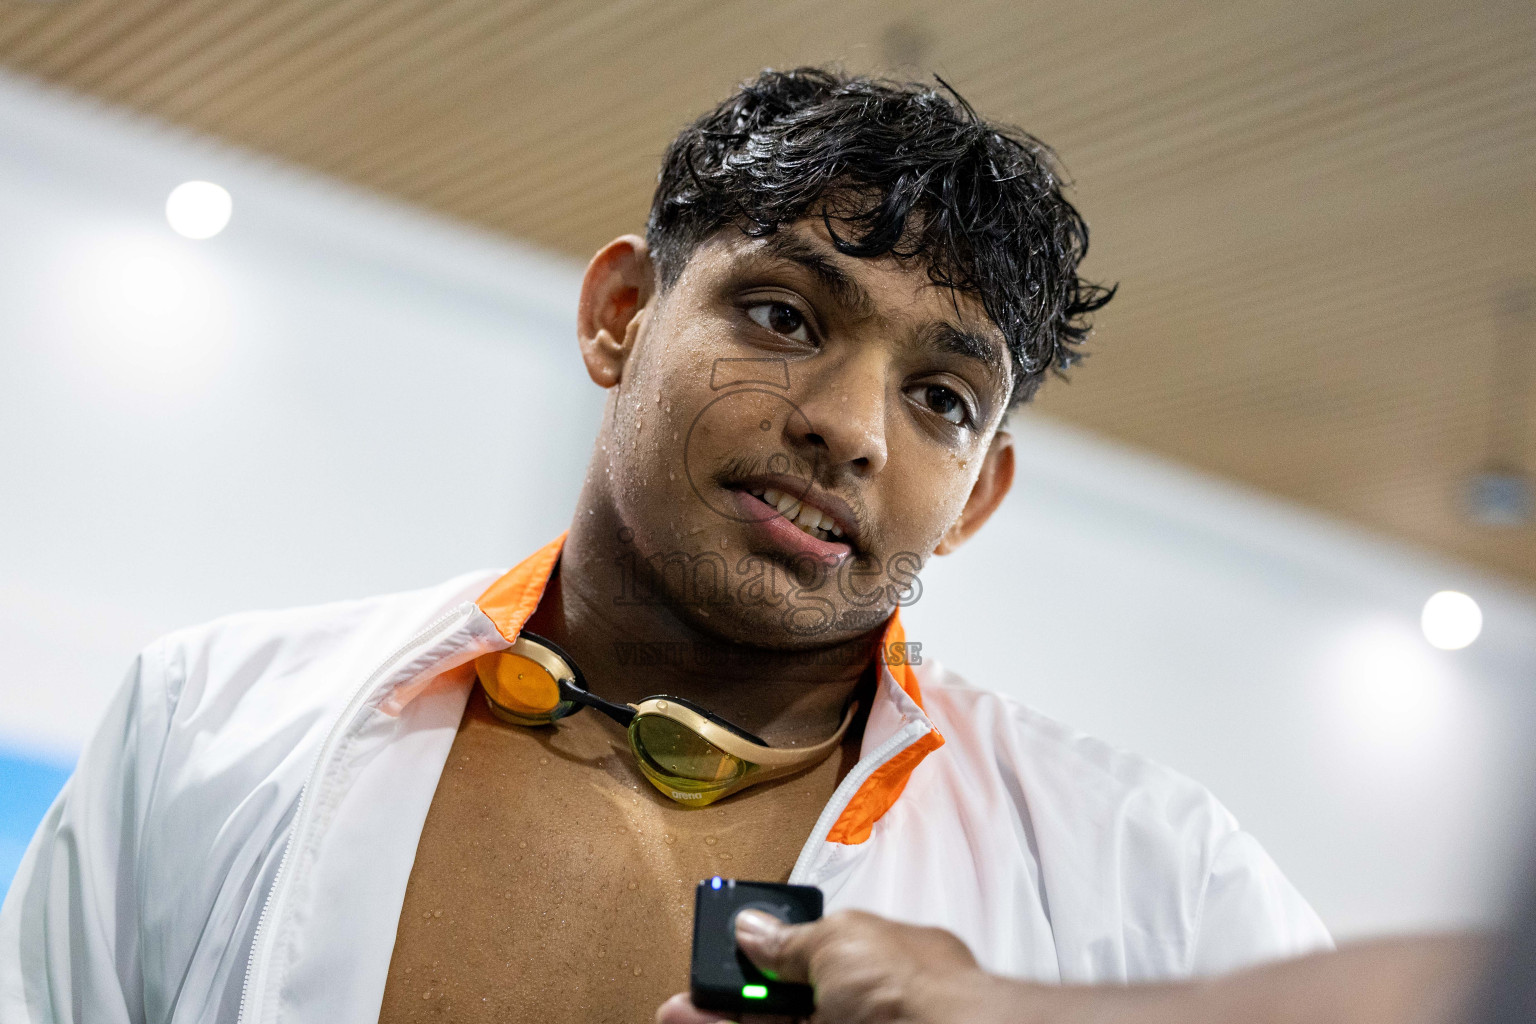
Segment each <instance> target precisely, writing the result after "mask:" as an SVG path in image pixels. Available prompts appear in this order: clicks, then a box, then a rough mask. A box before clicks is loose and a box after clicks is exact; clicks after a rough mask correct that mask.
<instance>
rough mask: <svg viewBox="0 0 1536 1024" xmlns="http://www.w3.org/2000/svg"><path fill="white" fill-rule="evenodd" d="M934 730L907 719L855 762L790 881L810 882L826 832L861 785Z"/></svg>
mask: <svg viewBox="0 0 1536 1024" xmlns="http://www.w3.org/2000/svg"><path fill="white" fill-rule="evenodd" d="M932 731H933V727H932V726H931V725H929V724H928V723H926V722H908V723H907V724H906V725H904V726H902V727H901V728H900V729H898V730H897V731H896V732H895V733H893V734H892V735H891V736H889V737H887V738H886V741H885V742H884V743H882V744H880V745H879V746H878V747H876V748H875V749H874V751H873V752H871V753H870V755H869V756H868V757H866V758H864V759H863V760H862V761H860V762H859V763H858V764H856V765H854V766H853V769H852V770H851V771H849V772H848V774H847V775H845V776H843V781H842V782H841V783H839V784H838V787H837V789H836V790H835V791H834V792H833V793H832V799H831V800H828V801H827V806H825V807H823V808H822V809H821V815H820V817H818V818H817V819H816V827H815V828H813V829H811V835H810V838H808V839H806V841H805V846H803V847H802V848H801V849H800V856H799V858H798V859H797V860H796V861H795V867H794V870H792V871H791V872H790V873H789V881H790V884H792V885H809V884H811V883H810V882H809V881H808V879H809V878H810V877H811V867H812V864H813V863H814V862H815V861H816V859H817V858H818V857H819V856H820V854H821V853H822V847H823V846H825V845H826V842H827V834H828V833H829V832H831V831H832V826H833V825H835V824H837V819H838V818H840V817H842V814H843V811H844V810H845V809H846V808H847V807H848V801H850V800H852V799H853V796H854V794H855V793H857V792H858V791H859V789H860V787H862V786H863V785H864V783H865V782H867V781H869V777H870V776H871V775H873V774H874V773H875V772H877V771H878V770H880V768H882V767H883V766H884V765H885V764H886V762H888V761H889V760H890V759H891V758H893V757H895V756H896V755H897V754H899V753H901V752H902V751H903V750H906V749H907V748H908V747H910V746H911V745H912V744H914V743H916V742H917V741H918V740H920V739H922V738H923V737H924V736H926V735H928V733H930V732H932Z"/></svg>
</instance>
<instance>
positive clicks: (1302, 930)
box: [1190, 829, 1333, 977]
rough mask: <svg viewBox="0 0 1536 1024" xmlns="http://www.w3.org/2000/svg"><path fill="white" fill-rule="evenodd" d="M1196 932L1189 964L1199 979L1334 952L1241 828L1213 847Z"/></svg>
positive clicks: (1316, 920)
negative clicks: (1303, 956)
mask: <svg viewBox="0 0 1536 1024" xmlns="http://www.w3.org/2000/svg"><path fill="white" fill-rule="evenodd" d="M1197 929H1198V930H1197V932H1196V934H1195V944H1194V956H1193V959H1192V962H1191V964H1190V973H1191V974H1193V975H1195V976H1197V977H1208V976H1210V975H1215V974H1224V973H1226V972H1228V971H1234V970H1238V969H1240V968H1243V967H1248V966H1251V965H1254V964H1258V963H1262V962H1264V961H1266V960H1280V959H1284V958H1286V957H1293V956H1301V955H1303V954H1305V953H1312V952H1317V951H1319V950H1327V949H1332V948H1333V939H1332V938H1331V937H1330V936H1329V934H1328V929H1327V927H1325V926H1324V924H1323V922H1322V919H1321V918H1320V917H1318V916H1317V912H1316V911H1314V910H1313V909H1312V907H1311V905H1309V904H1308V903H1307V901H1306V900H1305V899H1303V898H1302V896H1301V894H1300V893H1299V892H1297V891H1296V887H1295V886H1293V885H1291V883H1290V880H1289V879H1287V878H1286V877H1285V875H1283V874H1281V872H1280V868H1279V867H1278V866H1276V864H1275V862H1274V861H1273V860H1271V859H1270V856H1269V854H1268V853H1266V852H1265V851H1264V848H1263V847H1262V846H1260V845H1259V843H1258V840H1256V839H1254V838H1253V836H1251V835H1249V834H1248V833H1247V832H1244V831H1242V830H1240V829H1239V830H1235V831H1231V832H1228V833H1226V834H1225V835H1223V836H1222V837H1221V838H1220V839H1218V840H1217V842H1216V847H1215V850H1214V853H1213V855H1212V857H1211V861H1210V870H1209V872H1208V873H1207V875H1206V878H1205V889H1204V893H1203V896H1202V898H1201V902H1200V917H1199V922H1198V925H1197Z"/></svg>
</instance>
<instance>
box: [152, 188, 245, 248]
mask: <svg viewBox="0 0 1536 1024" xmlns="http://www.w3.org/2000/svg"><path fill="white" fill-rule="evenodd" d="M233 209H234V201H233V200H232V199H230V197H229V193H228V192H227V191H225V190H224V189H223V188H222V187H220V186H218V185H215V184H214V183H213V182H211V181H188V182H185V183H184V184H181V185H177V186H176V187H175V188H174V189H172V190H171V195H170V198H168V199H167V200H166V201H165V219H166V220H168V221H170V222H171V227H172V228H174V229H175V231H176V233H177V234H178V235H185V236H186V237H187V238H212V237H213V236H214V235H216V234H218V233H219V232H220V231H223V230H224V226H225V225H226V224H228V223H229V215H230V213H231V212H232V211H233Z"/></svg>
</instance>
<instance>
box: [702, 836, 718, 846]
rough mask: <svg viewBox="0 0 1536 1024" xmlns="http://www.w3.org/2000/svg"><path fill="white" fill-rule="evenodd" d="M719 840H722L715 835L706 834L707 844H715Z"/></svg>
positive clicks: (705, 843)
mask: <svg viewBox="0 0 1536 1024" xmlns="http://www.w3.org/2000/svg"><path fill="white" fill-rule="evenodd" d="M719 841H720V840H718V839H716V838H715V837H714V836H705V837H704V845H705V846H714V845H715V844H716V843H718V842H719Z"/></svg>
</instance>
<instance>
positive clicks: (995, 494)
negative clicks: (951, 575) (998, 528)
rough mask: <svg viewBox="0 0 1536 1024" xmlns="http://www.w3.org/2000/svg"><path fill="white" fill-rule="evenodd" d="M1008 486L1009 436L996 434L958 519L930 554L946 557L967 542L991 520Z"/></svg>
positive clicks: (1010, 463)
mask: <svg viewBox="0 0 1536 1024" xmlns="http://www.w3.org/2000/svg"><path fill="white" fill-rule="evenodd" d="M1012 486H1013V435H1012V434H1010V433H1008V432H1007V431H1006V430H999V431H998V432H997V433H996V434H994V435H992V444H991V446H990V447H989V448H987V454H986V455H984V456H983V457H982V460H981V472H980V473H979V474H977V476H976V483H975V484H974V485H973V486H972V487H971V496H970V497H969V498H967V499H965V508H963V509H961V510H960V517H959V518H958V519H956V520H955V521H954V522H953V523H952V524H950V527H949V529H948V530H945V531H944V536H943V537H942V538H940V540H939V543H938V546H937V547H935V548H934V549H933V553H934V554H936V555H947V554H950V553H951V552H953V551H958V550H959V548H960V545H962V544H964V543H965V542H966V541H968V540H970V539H971V534H973V533H975V532H976V531H977V530H979V529H981V525H982V524H983V523H985V522H986V521H987V520H988V519H991V518H992V513H993V512H996V511H997V506H999V505H1001V504H1002V503H1003V499H1004V498H1005V497H1007V496H1008V489H1009V488H1010V487H1012Z"/></svg>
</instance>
